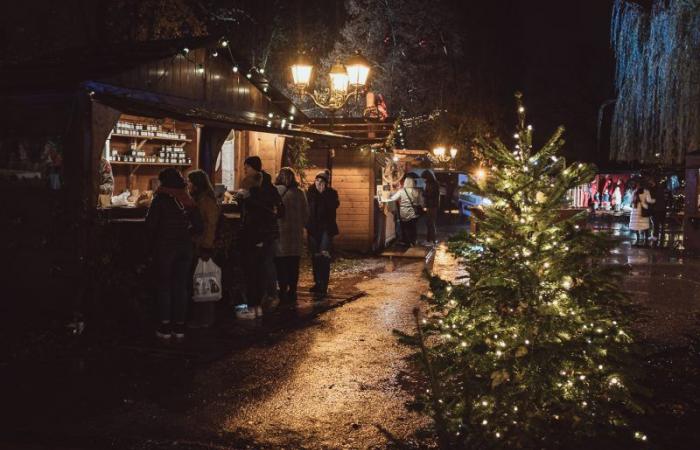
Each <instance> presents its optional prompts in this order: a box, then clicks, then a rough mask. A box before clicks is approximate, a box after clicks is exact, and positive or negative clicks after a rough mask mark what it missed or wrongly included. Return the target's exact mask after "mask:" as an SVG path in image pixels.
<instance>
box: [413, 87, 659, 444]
mask: <svg viewBox="0 0 700 450" xmlns="http://www.w3.org/2000/svg"><path fill="white" fill-rule="evenodd" d="M516 97H517V101H518V106H517V107H518V118H519V123H518V127H517V132H516V133H515V135H514V140H515V144H514V149H511V148H508V146H507V145H506V144H504V143H503V142H502V141H500V140H499V139H497V138H494V139H489V140H485V139H480V140H479V141H478V144H479V146H480V147H481V152H482V154H483V156H484V158H485V160H486V161H488V162H489V170H488V173H487V175H486V176H485V177H483V178H481V179H480V180H478V181H476V182H473V183H471V184H470V185H468V186H467V189H469V190H471V191H473V192H475V193H477V194H478V195H481V196H484V197H486V198H488V199H490V200H491V201H492V204H491V205H490V206H488V207H486V208H485V209H484V211H483V212H484V214H483V215H484V217H483V219H482V220H480V221H479V222H478V227H479V229H478V232H477V233H476V234H475V235H469V236H466V235H462V236H459V237H457V238H456V239H454V240H453V241H452V242H451V243H450V249H451V251H453V252H454V253H455V254H456V255H458V256H459V258H460V260H461V262H462V264H464V267H465V269H466V271H467V273H468V275H469V277H468V281H467V282H465V283H461V284H457V283H455V284H452V283H449V282H446V281H444V280H441V279H439V278H432V280H431V292H429V293H428V294H427V295H426V296H424V298H425V300H427V302H428V303H429V305H430V310H431V314H430V316H429V317H426V318H424V319H422V320H418V319H417V324H418V327H419V334H418V336H410V337H409V336H404V338H405V340H406V341H410V342H412V343H414V344H417V345H420V346H421V348H422V351H423V353H422V355H423V358H422V361H423V363H424V366H425V367H426V370H427V372H428V376H429V378H430V379H431V388H430V389H428V390H427V391H426V392H425V395H424V396H423V397H422V400H423V401H424V402H425V404H426V405H428V408H429V410H430V411H431V413H432V414H433V417H434V419H435V422H436V429H437V432H438V435H439V440H440V443H441V448H492V447H494V448H500V447H503V448H564V447H566V448H574V447H576V446H577V444H576V442H583V439H585V438H591V437H595V440H596V442H601V441H602V440H605V439H612V440H613V442H616V444H615V445H618V444H620V441H619V440H622V442H624V440H625V439H630V440H631V439H632V438H635V437H636V438H637V439H638V440H644V441H646V439H647V438H646V435H644V433H643V432H641V431H636V432H635V431H634V430H632V431H630V430H629V429H628V428H626V427H625V426H626V425H627V424H628V419H629V417H630V414H632V413H637V412H641V408H640V407H639V406H637V405H636V404H635V402H633V401H632V393H633V392H635V383H634V376H633V372H631V371H630V369H629V368H628V367H630V366H629V361H630V360H633V359H632V358H630V356H631V353H630V349H631V338H630V337H629V336H628V334H627V329H628V326H627V325H628V320H626V319H627V317H629V315H626V314H625V312H626V306H627V305H628V303H627V301H626V297H625V295H624V294H623V293H622V292H621V290H620V288H619V281H620V277H619V274H618V273H617V272H615V271H614V270H613V269H611V268H610V267H609V266H604V265H603V264H602V259H603V258H605V257H606V256H608V255H609V253H610V251H611V249H612V248H613V246H614V245H615V244H614V242H613V241H612V240H611V239H610V238H609V237H606V236H603V235H600V234H595V233H594V232H593V231H591V230H589V229H586V227H585V226H581V225H580V222H581V221H582V220H583V216H582V215H576V216H574V217H569V218H562V217H561V216H560V207H561V206H562V205H563V202H564V200H565V197H566V193H567V190H569V189H570V188H572V187H575V186H578V185H581V184H583V183H585V182H588V181H589V180H591V179H592V178H593V176H594V174H595V171H594V168H593V167H591V166H589V165H584V164H574V165H568V166H567V165H566V162H565V161H564V159H562V158H558V157H557V152H558V151H559V149H560V148H561V147H562V145H563V143H564V141H563V139H562V134H563V131H564V130H563V128H561V127H560V128H559V129H558V130H557V131H556V132H555V133H554V135H553V136H552V137H551V138H550V139H549V141H548V142H547V143H546V144H545V145H544V147H543V148H542V149H541V150H539V151H533V149H532V127H531V126H526V124H525V108H524V106H523V104H522V102H521V96H520V95H519V94H517V95H516ZM584 214H585V213H584ZM417 318H418V316H417ZM424 335H425V338H423V336H424ZM577 439H579V441H577Z"/></svg>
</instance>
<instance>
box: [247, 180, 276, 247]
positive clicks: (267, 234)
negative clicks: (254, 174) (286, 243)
mask: <svg viewBox="0 0 700 450" xmlns="http://www.w3.org/2000/svg"><path fill="white" fill-rule="evenodd" d="M261 173H262V181H261V184H260V185H259V186H253V187H251V188H250V189H249V192H250V195H249V196H248V197H246V198H244V199H242V200H241V205H242V207H241V239H242V241H243V242H244V243H245V244H250V245H255V244H259V243H261V242H267V243H270V242H273V241H274V240H276V239H278V238H279V235H280V231H279V226H278V225H277V211H278V210H279V205H280V204H281V203H282V199H281V198H280V194H279V192H277V189H276V188H275V187H274V186H273V185H272V178H271V177H270V175H269V174H268V173H267V172H261Z"/></svg>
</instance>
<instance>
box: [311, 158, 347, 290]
mask: <svg viewBox="0 0 700 450" xmlns="http://www.w3.org/2000/svg"><path fill="white" fill-rule="evenodd" d="M328 182H329V177H328V173H327V172H319V173H318V175H316V178H315V180H314V184H313V186H311V187H310V188H309V190H308V192H307V195H306V197H307V200H308V203H309V220H308V221H307V223H306V231H307V234H308V239H309V251H310V252H311V257H312V267H313V273H314V285H313V287H312V288H311V292H313V293H314V294H316V296H317V297H318V298H323V297H325V296H326V294H327V293H328V279H329V278H330V273H331V248H332V244H333V237H334V236H336V235H338V224H337V223H336V218H335V217H336V210H337V209H338V207H339V206H340V201H339V200H338V192H337V191H336V190H335V189H333V188H331V187H330V186H329V185H328Z"/></svg>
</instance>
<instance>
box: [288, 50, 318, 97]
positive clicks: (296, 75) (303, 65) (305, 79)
mask: <svg viewBox="0 0 700 450" xmlns="http://www.w3.org/2000/svg"><path fill="white" fill-rule="evenodd" d="M312 70H313V66H312V65H311V61H309V59H308V58H307V57H306V56H304V55H299V58H298V59H297V60H296V62H295V63H294V64H292V79H293V80H294V84H295V85H296V86H298V87H300V88H302V89H303V88H305V87H307V86H308V85H309V83H310V82H311V72H312Z"/></svg>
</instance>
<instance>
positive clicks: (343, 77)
mask: <svg viewBox="0 0 700 450" xmlns="http://www.w3.org/2000/svg"><path fill="white" fill-rule="evenodd" d="M328 76H329V77H330V78H331V89H332V90H333V91H336V92H347V90H348V73H347V72H346V71H345V67H343V65H342V64H340V63H335V64H333V67H331V71H330V73H329V74H328Z"/></svg>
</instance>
